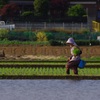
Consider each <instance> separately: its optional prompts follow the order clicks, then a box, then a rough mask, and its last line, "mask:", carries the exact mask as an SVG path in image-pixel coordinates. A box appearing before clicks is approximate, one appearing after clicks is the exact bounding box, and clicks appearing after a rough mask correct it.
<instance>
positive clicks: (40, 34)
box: [36, 32, 48, 41]
mask: <svg viewBox="0 0 100 100" xmlns="http://www.w3.org/2000/svg"><path fill="white" fill-rule="evenodd" d="M36 36H37V41H47V40H48V39H47V36H46V34H45V32H38V33H37V34H36Z"/></svg>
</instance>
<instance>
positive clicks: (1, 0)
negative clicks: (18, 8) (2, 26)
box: [0, 0, 9, 8]
mask: <svg viewBox="0 0 100 100" xmlns="http://www.w3.org/2000/svg"><path fill="white" fill-rule="evenodd" d="M8 2H9V0H0V8H2V7H3V6H4V5H6V4H7V3H8Z"/></svg>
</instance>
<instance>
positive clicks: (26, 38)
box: [9, 31, 36, 41]
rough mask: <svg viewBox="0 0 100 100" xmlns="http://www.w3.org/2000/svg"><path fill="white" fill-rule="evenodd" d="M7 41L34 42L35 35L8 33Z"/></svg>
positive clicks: (30, 33) (32, 33)
mask: <svg viewBox="0 0 100 100" xmlns="http://www.w3.org/2000/svg"><path fill="white" fill-rule="evenodd" d="M9 40H20V41H36V34H35V33H34V32H31V31H25V32H20V31H10V32H9Z"/></svg>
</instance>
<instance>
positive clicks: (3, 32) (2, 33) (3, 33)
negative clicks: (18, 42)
mask: <svg viewBox="0 0 100 100" xmlns="http://www.w3.org/2000/svg"><path fill="white" fill-rule="evenodd" d="M8 32H9V30H7V29H0V40H3V39H5V38H8Z"/></svg>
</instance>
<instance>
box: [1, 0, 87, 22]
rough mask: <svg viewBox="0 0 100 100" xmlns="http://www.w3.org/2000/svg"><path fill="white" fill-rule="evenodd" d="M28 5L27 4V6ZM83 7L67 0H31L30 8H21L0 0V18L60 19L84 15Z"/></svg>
mask: <svg viewBox="0 0 100 100" xmlns="http://www.w3.org/2000/svg"><path fill="white" fill-rule="evenodd" d="M28 7H29V6H28ZM85 16H86V11H85V8H84V7H83V6H82V5H80V4H77V5H73V6H70V4H69V2H68V0H33V4H32V7H31V10H28V9H24V10H23V9H22V8H21V7H20V6H19V5H17V4H15V3H9V0H0V17H1V19H2V20H6V21H7V20H10V21H12V20H14V19H19V18H20V19H21V20H30V19H31V20H37V21H39V19H41V20H44V19H45V20H46V19H47V20H48V21H51V20H53V19H56V20H62V19H66V18H68V17H85Z"/></svg>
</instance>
